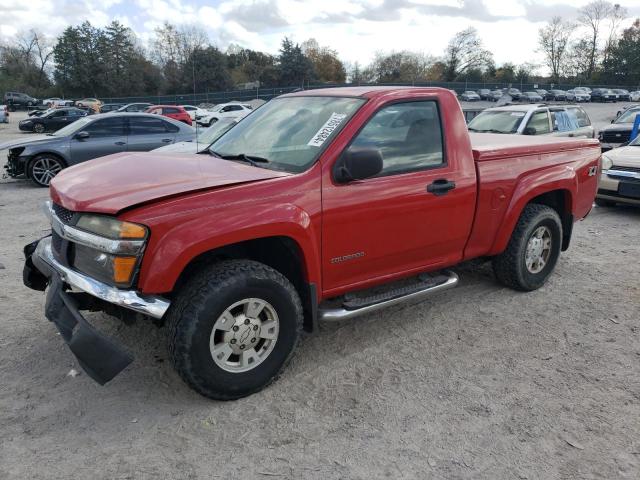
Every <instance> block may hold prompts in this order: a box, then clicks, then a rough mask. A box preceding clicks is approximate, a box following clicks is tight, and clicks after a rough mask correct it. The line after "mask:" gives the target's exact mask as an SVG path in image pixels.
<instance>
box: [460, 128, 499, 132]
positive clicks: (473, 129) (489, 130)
mask: <svg viewBox="0 0 640 480" xmlns="http://www.w3.org/2000/svg"><path fill="white" fill-rule="evenodd" d="M469 130H471V131H472V132H478V133H507V132H503V131H502V130H496V129H495V128H489V129H488V130H477V129H475V128H470V129H469Z"/></svg>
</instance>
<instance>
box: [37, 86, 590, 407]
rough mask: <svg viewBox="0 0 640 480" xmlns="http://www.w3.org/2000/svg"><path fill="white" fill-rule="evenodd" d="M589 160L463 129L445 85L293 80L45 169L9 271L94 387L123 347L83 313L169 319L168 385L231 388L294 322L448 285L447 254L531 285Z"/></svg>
mask: <svg viewBox="0 0 640 480" xmlns="http://www.w3.org/2000/svg"><path fill="white" fill-rule="evenodd" d="M599 172H600V146H599V143H598V142H597V141H596V140H592V139H565V138H547V137H545V138H541V137H529V136H513V135H494V134H472V135H469V133H468V132H467V128H466V125H465V120H464V117H463V114H462V110H461V108H460V105H459V104H458V101H457V99H456V97H455V95H454V94H453V93H452V92H450V91H448V90H445V89H439V88H400V87H358V88H355V87H354V88H338V89H323V90H312V91H303V92H296V93H292V94H287V95H283V96H281V97H279V98H277V99H274V100H272V101H271V102H269V103H267V104H266V105H265V106H263V107H262V108H260V109H259V110H257V111H256V112H254V113H253V114H252V115H250V116H248V117H247V118H245V119H244V120H242V121H241V122H240V123H239V124H238V125H237V126H235V127H234V128H233V129H232V130H230V131H229V132H228V133H226V134H225V135H223V136H222V137H221V138H219V139H218V140H216V141H215V142H214V143H213V144H212V146H211V147H210V149H209V151H205V152H204V153H201V154H197V155H196V154H194V155H183V156H175V157H174V156H167V155H155V154H154V153H153V152H151V153H121V154H116V155H111V156H108V157H103V158H101V159H99V160H94V161H89V162H86V163H84V164H82V165H78V166H73V167H71V168H68V169H66V170H64V171H63V172H61V173H60V174H59V175H58V176H56V177H55V178H54V180H53V181H52V183H51V187H50V197H51V201H50V202H48V204H47V205H46V207H45V209H46V213H47V214H48V215H49V217H50V219H51V224H52V232H51V235H50V236H48V237H45V238H43V239H40V240H39V241H36V242H33V243H31V244H29V245H27V246H26V247H25V256H26V261H25V268H24V282H25V284H26V285H27V286H29V287H31V288H33V289H36V290H42V291H44V290H46V291H47V299H46V307H45V313H46V316H47V318H48V319H49V320H51V321H52V322H53V323H54V324H55V325H56V326H57V328H58V329H59V330H60V332H61V335H62V337H63V338H64V340H65V341H66V342H67V344H68V346H69V347H70V349H71V351H72V352H73V353H74V354H75V355H76V357H77V358H78V360H79V362H80V365H81V366H82V367H83V368H84V369H85V370H86V371H87V373H88V374H89V375H90V376H91V377H92V378H94V379H95V380H96V381H98V382H99V383H101V384H104V383H106V382H108V381H109V380H111V379H112V378H113V377H114V376H115V375H117V374H118V373H119V372H120V371H122V370H123V369H124V368H125V367H126V366H127V365H128V364H129V363H130V362H131V361H132V356H131V355H130V354H129V353H128V352H127V351H126V350H125V349H124V348H123V347H121V346H119V345H118V344H116V343H115V342H113V341H112V340H111V339H109V338H108V337H106V336H104V335H103V334H101V333H100V332H99V331H98V330H97V329H96V328H95V327H94V326H93V325H91V324H90V323H89V322H88V321H87V320H86V319H85V318H84V317H83V316H82V315H81V314H80V311H81V310H103V311H106V312H109V313H113V314H119V315H122V317H123V319H127V318H128V316H129V315H126V313H127V312H129V313H133V314H134V315H135V316H138V314H141V316H143V317H145V318H150V319H154V320H155V321H156V322H162V323H165V324H166V325H167V343H168V351H169V355H170V358H171V360H172V363H173V365H174V367H175V368H176V370H177V372H178V373H179V374H180V376H181V377H182V378H183V379H184V381H185V382H186V383H187V384H188V385H190V386H191V387H192V388H194V389H195V390H196V391H198V392H200V393H201V394H203V395H205V396H208V397H211V398H214V399H223V400H225V399H235V398H239V397H242V396H245V395H249V394H251V393H254V392H256V391H258V390H260V389H261V388H263V387H264V386H266V385H267V384H269V383H270V382H271V381H273V380H274V379H275V378H276V377H277V376H278V374H279V373H280V372H281V370H282V369H283V367H284V365H285V364H286V363H287V361H288V360H289V359H290V357H291V354H292V352H293V351H294V349H295V347H296V344H297V343H298V340H299V338H300V335H301V332H302V331H303V330H306V331H312V330H313V329H314V328H316V326H317V323H318V322H320V321H332V320H343V319H349V318H352V317H355V316H357V315H363V314H368V313H370V312H373V311H375V310H377V309H380V308H383V307H387V306H389V305H393V304H397V303H399V302H404V301H418V300H421V299H424V298H426V297H427V296H429V295H432V294H434V293H435V292H440V291H442V290H445V289H448V288H451V287H454V286H455V285H456V283H457V281H458V277H457V276H456V274H455V273H453V272H452V271H450V270H448V268H449V267H452V266H454V265H456V264H458V263H460V262H462V261H465V260H469V259H473V258H487V259H490V260H491V261H492V262H493V268H494V271H495V275H496V277H497V279H498V280H499V281H500V282H501V283H503V284H505V285H508V286H509V287H512V288H514V289H517V290H522V291H530V290H534V289H537V288H539V287H540V286H542V285H543V284H544V282H545V281H546V280H547V278H548V276H549V275H550V274H551V272H552V270H553V269H554V267H555V265H556V262H557V261H558V256H559V255H560V251H561V250H566V249H567V248H568V246H569V241H570V238H571V232H572V227H573V224H574V222H575V221H577V220H578V219H581V218H583V217H585V216H586V215H587V214H588V213H589V211H590V209H591V207H592V203H593V200H594V197H595V194H596V189H597V183H598V176H599Z"/></svg>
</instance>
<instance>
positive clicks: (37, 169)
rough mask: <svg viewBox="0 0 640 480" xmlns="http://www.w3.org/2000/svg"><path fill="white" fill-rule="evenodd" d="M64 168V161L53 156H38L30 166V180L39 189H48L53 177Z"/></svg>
mask: <svg viewBox="0 0 640 480" xmlns="http://www.w3.org/2000/svg"><path fill="white" fill-rule="evenodd" d="M63 168H64V164H63V163H62V160H60V159H59V158H58V157H54V156H53V155H47V154H44V155H38V156H37V157H35V158H34V159H33V160H32V161H31V163H30V164H29V169H28V173H29V178H31V180H32V181H33V183H35V184H36V185H38V186H39V187H48V186H49V183H51V180H53V177H55V176H56V175H57V174H58V173H60V171H61V170H62V169H63Z"/></svg>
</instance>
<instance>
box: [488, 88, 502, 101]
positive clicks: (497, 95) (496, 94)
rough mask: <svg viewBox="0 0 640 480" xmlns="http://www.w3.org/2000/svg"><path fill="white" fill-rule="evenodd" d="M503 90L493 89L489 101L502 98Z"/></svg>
mask: <svg viewBox="0 0 640 480" xmlns="http://www.w3.org/2000/svg"><path fill="white" fill-rule="evenodd" d="M502 95H503V92H502V90H492V91H491V93H490V94H489V101H491V102H497V101H498V100H500V99H501V98H502Z"/></svg>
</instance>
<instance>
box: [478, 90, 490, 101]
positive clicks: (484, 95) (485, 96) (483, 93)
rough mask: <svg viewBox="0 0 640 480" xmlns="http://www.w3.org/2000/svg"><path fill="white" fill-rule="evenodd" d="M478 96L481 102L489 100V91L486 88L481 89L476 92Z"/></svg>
mask: <svg viewBox="0 0 640 480" xmlns="http://www.w3.org/2000/svg"><path fill="white" fill-rule="evenodd" d="M478 96H479V97H480V99H481V100H490V97H491V90H489V89H488V88H481V89H480V90H478Z"/></svg>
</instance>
